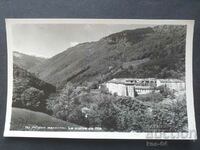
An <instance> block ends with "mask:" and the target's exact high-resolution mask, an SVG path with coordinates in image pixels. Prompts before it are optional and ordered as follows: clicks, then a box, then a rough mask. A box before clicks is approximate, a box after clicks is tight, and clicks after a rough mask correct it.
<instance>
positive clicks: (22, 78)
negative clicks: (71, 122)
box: [13, 64, 56, 112]
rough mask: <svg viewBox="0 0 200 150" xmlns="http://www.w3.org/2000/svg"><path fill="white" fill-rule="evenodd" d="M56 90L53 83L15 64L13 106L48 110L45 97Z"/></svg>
mask: <svg viewBox="0 0 200 150" xmlns="http://www.w3.org/2000/svg"><path fill="white" fill-rule="evenodd" d="M55 91H56V88H55V87H54V86H53V85H51V84H49V83H46V82H44V81H42V80H40V79H38V78H37V77H36V76H35V75H34V74H32V73H29V72H28V71H26V70H25V69H23V68H20V67H19V66H17V65H16V64H14V65H13V106H15V107H22V108H28V109H32V110H37V111H42V112H46V101H45V99H46V98H47V97H48V96H49V94H51V93H52V92H55Z"/></svg>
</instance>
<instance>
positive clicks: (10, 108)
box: [4, 19, 197, 140]
mask: <svg viewBox="0 0 200 150" xmlns="http://www.w3.org/2000/svg"><path fill="white" fill-rule="evenodd" d="M193 27H194V21H193V20H145V19H143V20H134V19H6V30H7V31H6V34H7V51H8V96H7V113H6V123H5V131H4V136H8V137H48V138H94V139H187V140H188V139H189V140H194V139H196V138H197V137H196V127H195V115H194V104H193V84H192V42H193Z"/></svg>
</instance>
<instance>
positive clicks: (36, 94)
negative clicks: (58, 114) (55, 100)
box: [21, 87, 46, 112]
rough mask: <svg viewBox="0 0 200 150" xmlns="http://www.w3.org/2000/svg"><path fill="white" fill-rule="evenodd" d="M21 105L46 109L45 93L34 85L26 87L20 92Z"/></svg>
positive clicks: (32, 108)
mask: <svg viewBox="0 0 200 150" xmlns="http://www.w3.org/2000/svg"><path fill="white" fill-rule="evenodd" d="M21 102H22V106H23V107H25V108H29V109H31V110H37V111H42V112H45V111H46V102H45V94H44V92H43V91H42V90H38V89H36V88H34V87H30V88H28V89H26V90H25V91H24V92H23V93H22V94H21Z"/></svg>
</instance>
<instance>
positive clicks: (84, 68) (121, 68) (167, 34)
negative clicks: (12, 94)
mask: <svg viewBox="0 0 200 150" xmlns="http://www.w3.org/2000/svg"><path fill="white" fill-rule="evenodd" d="M66 36H68V35H66ZM185 38H186V26H174V25H171V26H169V25H161V26H156V27H152V28H150V27H148V28H142V29H135V30H125V31H122V32H118V33H114V34H111V35H109V36H107V37H104V38H102V39H100V40H99V41H96V42H89V43H82V44H79V45H77V46H74V47H71V48H69V49H67V50H66V51H64V52H62V53H60V54H58V55H56V56H54V57H52V58H50V59H48V60H46V61H45V62H43V63H42V64H40V65H37V66H35V67H33V68H31V69H30V71H31V72H33V73H35V74H37V75H38V77H39V78H40V79H42V80H44V81H46V82H49V83H51V84H53V85H55V86H57V87H62V86H63V85H65V84H66V83H67V82H68V81H70V82H72V83H77V84H82V83H84V82H94V81H95V82H99V83H100V82H104V81H106V80H109V79H112V78H114V77H136V78H142V77H148V78H149V77H154V78H179V79H184V76H185Z"/></svg>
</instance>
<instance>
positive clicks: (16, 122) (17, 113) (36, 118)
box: [11, 108, 80, 131]
mask: <svg viewBox="0 0 200 150" xmlns="http://www.w3.org/2000/svg"><path fill="white" fill-rule="evenodd" d="M26 126H30V127H34V126H38V127H44V128H45V129H44V128H42V129H33V128H32V129H31V130H45V131H46V130H49V131H52V129H47V128H46V127H59V128H60V129H58V128H57V129H56V131H60V130H61V131H63V130H68V127H80V126H78V125H75V124H72V123H69V122H66V121H63V120H60V119H57V118H54V117H52V116H49V115H47V114H44V113H41V112H35V111H31V110H27V109H21V108H12V119H11V130H21V131H24V130H28V129H26V128H25V127H26ZM61 128H62V129H61ZM53 131H55V130H53Z"/></svg>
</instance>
